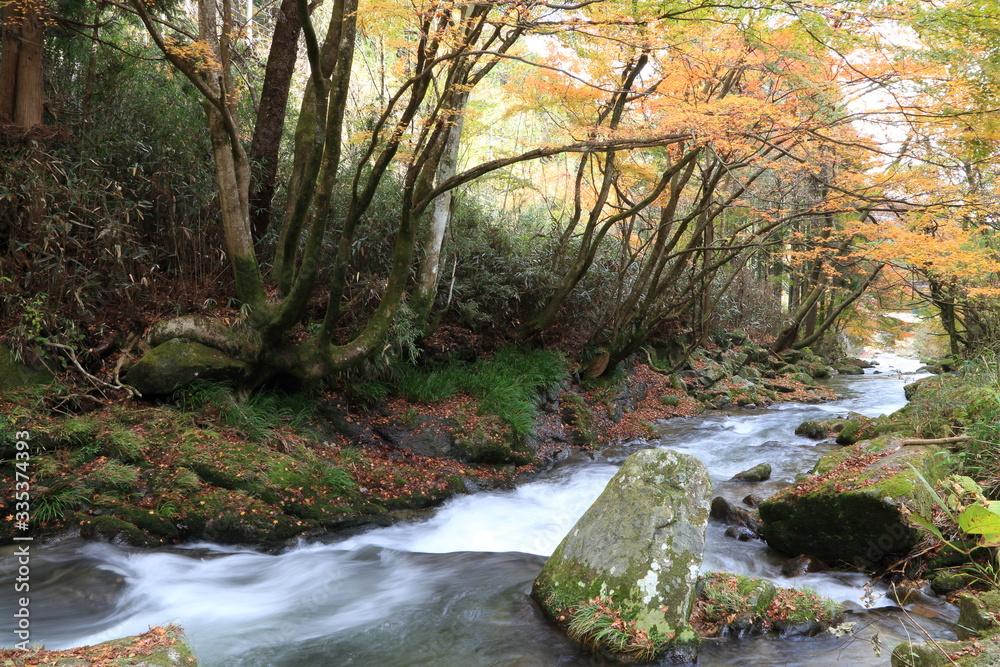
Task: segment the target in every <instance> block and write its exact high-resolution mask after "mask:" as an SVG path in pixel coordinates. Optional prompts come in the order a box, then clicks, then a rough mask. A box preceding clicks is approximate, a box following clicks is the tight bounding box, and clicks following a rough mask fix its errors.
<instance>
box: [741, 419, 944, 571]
mask: <svg viewBox="0 0 1000 667" xmlns="http://www.w3.org/2000/svg"><path fill="white" fill-rule="evenodd" d="M943 455H945V452H943V451H942V450H941V449H939V448H937V447H926V446H903V444H902V441H900V440H890V439H888V438H880V439H877V440H873V441H865V442H859V443H858V444H856V445H853V446H850V447H845V448H843V449H839V450H835V451H833V452H830V453H829V454H826V455H825V456H823V457H822V458H821V459H820V460H819V462H818V463H817V464H816V466H815V467H814V468H813V470H812V472H811V474H810V475H809V476H806V477H805V478H803V479H801V480H800V481H798V482H797V483H796V484H794V485H793V486H790V487H787V488H785V489H783V490H782V491H779V492H778V493H777V494H775V495H774V496H772V497H771V498H770V499H768V500H765V501H764V502H762V503H761V504H760V508H759V510H760V518H761V520H762V521H763V522H764V526H763V528H762V533H763V535H764V539H765V540H766V541H767V543H768V544H769V545H770V546H772V547H773V548H775V549H777V550H778V551H781V552H783V553H785V554H788V555H789V556H798V555H801V554H806V555H809V556H814V557H816V558H819V559H821V560H823V561H827V562H846V563H850V564H852V565H854V566H855V567H859V568H861V569H867V568H870V567H872V566H874V565H875V564H876V563H878V562H879V561H881V560H883V559H884V558H886V557H888V556H891V555H897V554H904V553H906V552H907V551H908V550H909V549H910V548H911V547H913V546H914V545H915V544H916V543H917V541H918V540H919V539H920V535H921V532H920V531H919V529H917V528H916V527H914V526H913V525H912V524H911V522H910V521H909V519H908V518H907V517H908V516H909V515H910V514H911V513H916V514H919V515H921V516H923V517H925V518H929V517H930V513H931V510H932V508H933V507H934V502H935V501H934V497H933V492H932V491H931V490H930V489H929V488H928V486H927V484H925V483H924V480H926V481H927V483H929V484H931V485H933V484H934V483H935V482H936V481H938V480H939V479H940V478H941V477H942V476H944V475H945V474H946V473H947V471H946V469H945V467H944V466H943V465H942V456H943ZM921 477H923V479H921Z"/></svg>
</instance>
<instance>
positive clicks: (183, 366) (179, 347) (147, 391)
mask: <svg viewBox="0 0 1000 667" xmlns="http://www.w3.org/2000/svg"><path fill="white" fill-rule="evenodd" d="M250 373H251V367H250V365H249V364H247V363H245V362H242V361H240V360H238V359H234V358H233V357H231V356H229V355H228V354H225V353H223V352H220V351H219V350H216V349H215V348H212V347H208V346H207V345H202V344H201V343H195V342H194V341H190V340H185V339H182V338H171V339H170V340H168V341H167V342H165V343H162V344H160V345H157V346H156V347H154V348H153V349H152V350H150V351H149V352H147V353H146V354H144V355H143V356H142V358H141V359H139V361H137V362H135V363H134V364H133V365H132V366H131V367H130V368H129V369H128V383H129V384H130V385H132V386H133V387H135V388H136V389H137V390H138V391H139V393H141V394H142V395H143V396H164V395H170V394H172V393H174V392H175V391H177V390H179V389H183V388H184V387H187V386H188V385H190V384H191V383H192V382H194V381H195V380H208V381H211V380H220V381H231V382H240V381H242V380H244V379H246V378H247V377H249V376H250Z"/></svg>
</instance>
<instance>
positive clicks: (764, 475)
mask: <svg viewBox="0 0 1000 667" xmlns="http://www.w3.org/2000/svg"><path fill="white" fill-rule="evenodd" d="M733 479H738V480H740V481H742V482H765V481H767V480H769V479H771V464H770V463H758V464H757V465H755V466H754V467H752V468H747V469H746V470H744V471H742V472H738V473H736V474H735V475H733Z"/></svg>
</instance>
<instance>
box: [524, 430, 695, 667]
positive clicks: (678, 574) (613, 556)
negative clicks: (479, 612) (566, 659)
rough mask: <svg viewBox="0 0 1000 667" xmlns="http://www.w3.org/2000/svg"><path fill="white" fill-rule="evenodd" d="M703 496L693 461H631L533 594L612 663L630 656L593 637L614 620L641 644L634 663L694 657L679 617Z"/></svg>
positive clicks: (684, 612)
mask: <svg viewBox="0 0 1000 667" xmlns="http://www.w3.org/2000/svg"><path fill="white" fill-rule="evenodd" d="M711 491H712V482H711V479H710V478H709V476H708V472H707V471H706V470H705V466H704V465H703V464H702V463H701V462H700V461H698V460H697V459H695V458H694V457H691V456H688V455H685V454H679V453H677V452H674V451H671V450H666V449H647V450H643V451H640V452H637V453H635V454H633V455H632V456H630V457H629V458H628V459H627V460H626V461H625V464H624V465H623V466H622V467H621V469H620V470H619V471H618V472H617V473H616V474H615V476H614V477H613V478H612V479H611V481H610V482H608V485H607V487H606V488H605V490H604V492H603V493H602V494H601V496H600V497H599V498H598V499H597V500H596V501H595V502H594V504H593V505H592V506H591V507H590V509H588V510H587V512H586V513H585V514H584V515H583V516H582V517H581V518H580V520H579V521H578V522H577V523H576V525H575V526H574V527H573V528H572V529H571V530H570V532H569V534H568V535H567V536H566V537H565V539H563V541H562V542H561V543H560V544H559V546H558V547H557V548H556V550H555V552H554V553H553V554H552V557H551V558H549V560H548V562H546V564H545V567H544V568H542V572H541V574H539V575H538V578H537V579H536V580H535V583H534V586H533V588H532V597H534V599H535V600H536V601H537V602H538V603H539V604H540V605H541V607H542V609H543V611H544V612H545V613H546V614H547V615H548V616H549V617H550V618H551V619H553V620H554V621H555V622H556V623H558V624H560V625H561V627H563V628H564V629H566V630H567V634H568V635H569V636H570V637H571V638H572V639H574V640H575V641H577V642H579V643H580V644H582V645H583V646H584V647H586V648H588V649H590V650H592V651H595V652H597V653H599V654H602V655H604V656H606V657H608V658H611V659H613V660H617V661H624V662H630V661H635V659H636V656H635V655H631V654H630V653H628V652H623V651H622V650H620V649H616V648H615V646H613V645H612V644H609V643H607V642H605V641H604V640H602V639H601V635H600V633H599V632H594V627H595V624H599V623H600V622H602V621H607V620H608V619H609V618H613V617H614V618H617V619H618V621H619V624H618V626H617V627H620V628H621V629H622V630H623V632H625V633H627V634H628V635H629V636H630V637H632V638H633V639H635V640H636V642H635V643H636V644H640V643H642V642H639V641H638V638H645V640H648V641H647V642H646V643H645V644H643V646H642V647H640V648H642V650H643V651H646V653H643V654H642V660H643V661H646V662H652V661H654V660H671V659H675V660H688V661H691V660H693V659H694V658H695V657H696V655H697V649H698V645H699V642H700V640H699V637H698V635H697V633H695V632H694V630H692V629H691V627H690V625H689V620H688V619H689V615H690V611H691V607H692V604H693V602H694V595H695V586H696V583H697V575H698V567H699V565H700V563H701V559H702V555H703V552H704V547H705V530H706V524H707V521H708V514H709V500H710V497H711ZM637 650H638V649H637Z"/></svg>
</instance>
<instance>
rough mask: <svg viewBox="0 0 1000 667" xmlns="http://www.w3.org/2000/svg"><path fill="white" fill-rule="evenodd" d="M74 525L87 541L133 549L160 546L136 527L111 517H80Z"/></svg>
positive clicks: (157, 541)
mask: <svg viewBox="0 0 1000 667" xmlns="http://www.w3.org/2000/svg"><path fill="white" fill-rule="evenodd" d="M75 523H77V524H78V525H79V526H80V535H81V536H82V537H84V538H86V539H88V540H102V541H105V542H116V543H119V544H127V545H129V546H133V547H151V546H155V545H157V544H160V541H159V540H156V539H154V538H152V537H150V535H149V534H147V533H145V532H143V531H142V530H141V529H140V528H139V527H138V526H136V525H135V524H133V523H129V522H128V521H123V520H122V519H119V518H118V517H113V516H106V515H105V516H92V517H86V516H82V515H81V516H80V517H79V518H78V519H77V520H76V521H75Z"/></svg>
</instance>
